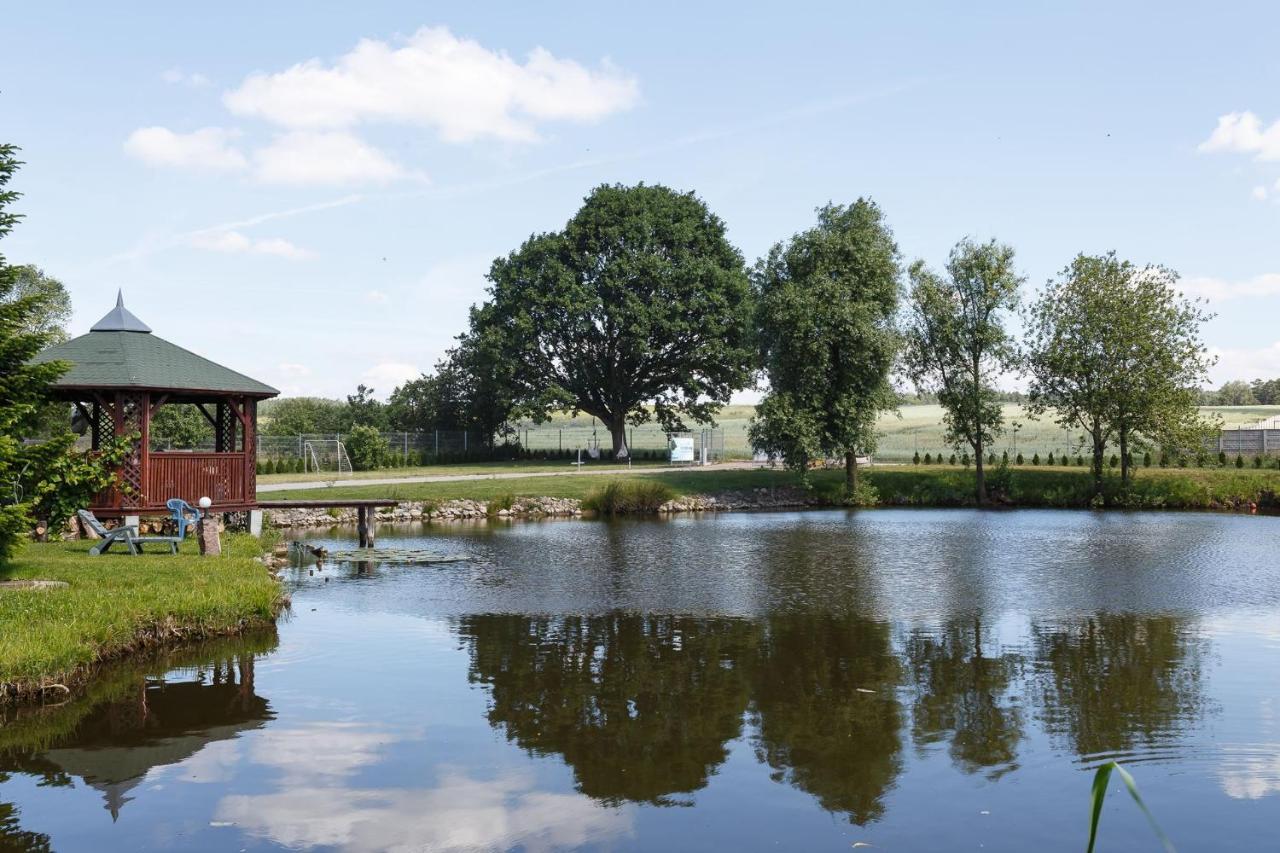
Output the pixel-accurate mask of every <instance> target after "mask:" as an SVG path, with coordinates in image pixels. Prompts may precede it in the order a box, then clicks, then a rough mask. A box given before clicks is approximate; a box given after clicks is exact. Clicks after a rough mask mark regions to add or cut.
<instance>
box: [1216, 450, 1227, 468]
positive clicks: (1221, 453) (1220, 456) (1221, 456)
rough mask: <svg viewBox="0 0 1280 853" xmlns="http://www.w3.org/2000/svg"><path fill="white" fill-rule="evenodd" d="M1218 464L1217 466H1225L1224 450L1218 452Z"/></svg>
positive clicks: (1225, 453)
mask: <svg viewBox="0 0 1280 853" xmlns="http://www.w3.org/2000/svg"><path fill="white" fill-rule="evenodd" d="M1218 464H1219V465H1226V464H1227V452H1226V451H1225V450H1219V451H1218Z"/></svg>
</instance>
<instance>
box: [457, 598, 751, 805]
mask: <svg viewBox="0 0 1280 853" xmlns="http://www.w3.org/2000/svg"><path fill="white" fill-rule="evenodd" d="M458 630H459V633H460V634H461V636H462V637H463V638H464V639H465V640H466V641H467V642H468V643H469V644H470V651H471V679H472V681H474V682H479V683H482V684H485V685H488V686H489V688H490V689H491V697H492V699H491V703H490V709H489V722H490V723H491V724H492V725H494V726H499V727H501V728H503V729H504V730H505V731H506V734H507V737H508V738H509V739H510V740H513V741H514V742H516V743H517V744H519V745H520V746H521V747H522V748H524V749H526V750H528V751H530V752H532V753H534V754H536V755H549V754H559V755H561V756H563V758H564V760H565V762H566V763H567V764H568V765H569V766H570V767H572V768H573V771H574V775H575V778H576V780H577V785H578V788H579V790H581V791H582V792H583V793H584V794H587V795H589V796H592V797H595V798H597V799H600V800H603V801H605V802H608V803H619V802H622V801H626V800H631V801H635V802H648V803H655V804H672V803H673V801H672V800H671V799H670V797H671V795H673V794H682V793H689V792H691V791H696V790H698V789H699V788H702V787H703V786H704V785H706V783H707V777H708V775H710V773H711V772H712V771H713V770H714V769H715V768H716V767H717V766H718V765H719V764H720V763H721V762H722V761H724V759H725V757H726V755H727V747H726V744H727V743H728V742H729V741H730V740H733V739H734V738H737V737H738V736H739V735H740V734H741V731H742V719H743V713H744V712H745V711H746V708H747V701H748V698H749V696H750V693H751V686H750V683H749V680H748V679H749V677H750V671H751V661H752V660H753V659H754V656H755V647H756V644H757V642H758V636H759V631H758V628H757V627H756V626H755V625H754V624H753V623H751V622H750V621H747V620H741V619H705V618H694V617H680V616H641V615H637V614H628V613H614V614H609V615H606V616H566V617H530V616H519V615H483V616H469V617H465V618H463V619H462V620H461V621H460V623H459V625H458Z"/></svg>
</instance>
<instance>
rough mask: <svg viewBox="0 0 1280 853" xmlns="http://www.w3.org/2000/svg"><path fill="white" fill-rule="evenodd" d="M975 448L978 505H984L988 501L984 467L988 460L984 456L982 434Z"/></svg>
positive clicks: (974, 459)
mask: <svg viewBox="0 0 1280 853" xmlns="http://www.w3.org/2000/svg"><path fill="white" fill-rule="evenodd" d="M973 450H974V457H973V461H974V472H975V474H976V475H977V489H978V506H982V505H983V504H985V503H986V502H987V474H986V471H985V470H984V469H983V465H985V464H986V462H987V460H985V459H983V458H982V438H981V436H979V438H978V440H977V441H975V442H974V443H973Z"/></svg>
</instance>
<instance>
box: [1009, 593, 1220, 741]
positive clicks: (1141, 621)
mask: <svg viewBox="0 0 1280 853" xmlns="http://www.w3.org/2000/svg"><path fill="white" fill-rule="evenodd" d="M1031 631H1032V636H1033V638H1034V642H1035V647H1036V648H1035V653H1036V660H1037V664H1038V669H1039V671H1040V675H1039V678H1038V679H1037V680H1038V682H1039V687H1040V702H1041V704H1042V705H1043V708H1044V720H1045V728H1046V729H1047V730H1048V731H1049V732H1050V733H1051V734H1055V735H1058V736H1061V737H1065V738H1066V739H1067V740H1068V741H1069V742H1070V745H1071V748H1072V750H1073V751H1074V752H1075V753H1076V754H1077V755H1079V756H1081V757H1082V758H1084V759H1087V760H1099V761H1102V760H1106V759H1109V758H1119V759H1128V760H1133V759H1134V758H1151V757H1155V756H1157V755H1159V754H1160V753H1159V752H1158V751H1157V750H1158V749H1159V748H1168V747H1169V746H1171V745H1172V743H1173V742H1175V741H1176V740H1177V739H1178V737H1179V736H1180V734H1181V733H1182V732H1183V730H1184V729H1186V728H1187V727H1188V724H1189V723H1190V722H1191V721H1193V720H1194V719H1195V718H1196V717H1197V716H1199V715H1200V713H1201V712H1202V710H1203V708H1204V706H1205V703H1206V700H1205V697H1204V687H1203V684H1202V677H1201V669H1202V663H1201V661H1202V658H1203V657H1204V650H1203V645H1204V641H1203V640H1202V639H1200V638H1199V637H1198V635H1197V633H1196V632H1195V630H1194V620H1190V619H1187V618H1182V617H1176V616H1140V615H1134V614H1107V613H1103V614H1098V615H1096V616H1089V617H1087V618H1081V619H1076V620H1068V621H1057V622H1039V623H1036V624H1033V625H1032V628H1031ZM1139 747H1141V748H1142V751H1141V754H1136V753H1137V751H1138V748H1139Z"/></svg>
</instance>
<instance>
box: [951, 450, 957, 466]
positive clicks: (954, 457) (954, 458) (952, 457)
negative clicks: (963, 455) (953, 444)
mask: <svg viewBox="0 0 1280 853" xmlns="http://www.w3.org/2000/svg"><path fill="white" fill-rule="evenodd" d="M951 464H952V465H954V464H956V455H955V454H954V453H952V454H951Z"/></svg>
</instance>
